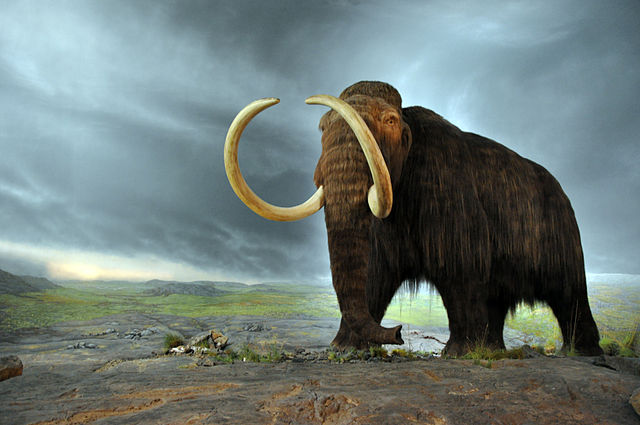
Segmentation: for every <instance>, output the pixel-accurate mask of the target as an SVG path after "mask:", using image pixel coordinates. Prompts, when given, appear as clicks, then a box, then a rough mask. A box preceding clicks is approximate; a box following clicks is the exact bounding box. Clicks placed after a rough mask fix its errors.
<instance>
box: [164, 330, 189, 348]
mask: <svg viewBox="0 0 640 425" xmlns="http://www.w3.org/2000/svg"><path fill="white" fill-rule="evenodd" d="M184 343H185V342H184V339H183V338H182V337H181V336H180V335H178V334H173V333H170V334H166V335H165V336H164V349H165V351H169V350H171V349H172V348H175V347H179V346H181V345H184Z"/></svg>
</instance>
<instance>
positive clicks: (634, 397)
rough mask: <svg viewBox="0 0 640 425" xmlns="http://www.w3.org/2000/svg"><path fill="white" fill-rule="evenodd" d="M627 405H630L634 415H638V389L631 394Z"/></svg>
mask: <svg viewBox="0 0 640 425" xmlns="http://www.w3.org/2000/svg"><path fill="white" fill-rule="evenodd" d="M629 404H631V407H633V410H635V411H636V413H637V414H638V415H640V388H638V389H636V390H635V391H634V392H633V394H631V398H629Z"/></svg>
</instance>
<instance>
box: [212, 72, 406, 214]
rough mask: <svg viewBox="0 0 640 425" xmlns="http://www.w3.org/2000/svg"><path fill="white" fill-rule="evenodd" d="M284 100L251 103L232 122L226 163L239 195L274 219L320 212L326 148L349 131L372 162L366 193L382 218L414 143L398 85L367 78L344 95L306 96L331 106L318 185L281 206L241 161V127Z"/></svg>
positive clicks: (323, 124) (311, 101)
mask: <svg viewBox="0 0 640 425" xmlns="http://www.w3.org/2000/svg"><path fill="white" fill-rule="evenodd" d="M279 102H280V100H279V99H277V98H264V99H259V100H256V101H254V102H252V103H250V104H249V105H247V106H246V107H245V108H244V109H242V110H241V111H240V112H239V113H238V115H237V116H236V118H235V119H234V120H233V122H232V123H231V126H230V127H229V131H228V132H227V138H226V142H225V148H224V162H225V169H226V172H227V178H228V179H229V182H230V184H231V187H232V188H233V190H234V191H235V193H236V195H238V197H239V198H240V199H241V200H242V201H243V202H244V203H245V204H246V205H247V206H248V207H249V208H251V209H252V210H253V211H254V212H255V213H256V214H258V215H260V216H262V217H264V218H267V219H270V220H276V221H294V220H300V219H302V218H305V217H308V216H309V215H312V214H314V213H316V212H317V211H318V210H319V209H320V208H322V206H323V205H324V202H325V199H324V196H325V194H324V188H323V181H324V178H325V175H326V174H325V173H326V172H327V170H326V168H325V167H323V165H325V164H326V162H327V161H326V160H327V153H328V152H329V151H331V150H332V149H335V148H339V147H344V143H345V136H347V135H349V136H351V137H352V138H353V137H355V140H357V142H358V143H359V146H360V148H361V151H362V153H363V154H364V157H365V159H366V161H367V164H368V166H369V170H370V173H371V180H372V184H371V186H370V187H369V189H368V195H367V198H368V203H369V207H370V209H371V212H372V213H373V215H375V216H376V217H378V218H386V217H387V216H388V215H389V214H390V212H391V208H392V204H393V190H392V184H391V183H392V181H393V182H395V181H397V180H398V179H399V176H400V173H401V171H402V164H403V163H404V160H405V158H406V155H407V153H408V151H409V147H410V145H411V132H410V130H409V127H408V126H407V124H406V123H404V122H403V121H402V109H401V108H402V106H401V104H402V99H401V98H400V94H399V93H398V92H397V91H396V89H395V88H393V87H392V86H390V85H389V84H386V83H380V82H368V81H363V82H360V83H357V84H354V85H352V86H350V87H348V88H347V89H345V90H344V91H343V92H342V94H341V95H340V98H335V97H333V96H329V95H316V96H311V97H309V98H307V99H306V101H305V102H306V103H307V104H314V105H325V106H328V107H330V108H331V111H329V112H327V113H326V114H325V115H324V116H323V117H322V119H321V120H320V125H319V128H320V130H321V131H322V132H323V137H322V151H323V153H322V156H321V158H320V160H319V162H318V167H317V169H316V174H315V178H314V180H315V182H316V185H317V186H318V190H317V191H316V193H315V194H314V195H312V196H311V197H310V198H309V199H308V200H307V201H306V202H304V203H302V204H300V205H297V206H295V207H278V206H275V205H271V204H269V203H267V202H265V201H264V200H262V199H261V198H260V197H258V196H257V195H256V194H255V193H254V192H253V191H252V190H251V188H249V186H248V185H247V183H246V181H245V180H244V178H243V177H242V173H241V172H240V167H239V165H238V144H239V142H240V137H241V135H242V132H243V131H244V129H245V128H246V126H247V125H248V124H249V122H250V121H251V120H252V119H253V118H254V117H255V116H256V115H257V114H259V113H260V112H262V111H263V110H265V109H267V108H269V107H271V106H273V105H275V104H277V103H279ZM341 144H342V146H341ZM385 160H386V161H385Z"/></svg>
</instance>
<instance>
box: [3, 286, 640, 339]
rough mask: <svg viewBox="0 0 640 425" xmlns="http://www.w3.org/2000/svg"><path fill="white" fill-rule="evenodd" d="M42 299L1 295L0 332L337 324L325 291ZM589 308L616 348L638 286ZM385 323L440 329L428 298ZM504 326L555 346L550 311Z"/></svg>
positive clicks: (404, 305) (627, 328) (93, 293)
mask: <svg viewBox="0 0 640 425" xmlns="http://www.w3.org/2000/svg"><path fill="white" fill-rule="evenodd" d="M63 285H64V286H62V287H59V288H56V289H49V290H45V291H42V292H32V293H24V294H18V295H11V294H2V295H0V330H3V331H12V330H17V329H21V328H29V327H45V326H49V325H52V324H54V323H57V322H63V321H69V320H89V319H93V318H98V317H103V316H107V315H111V314H118V313H128V312H140V313H160V314H172V315H179V316H187V317H202V316H229V315H253V316H264V317H277V318H286V317H299V316H307V317H340V312H339V310H338V304H337V300H336V296H335V293H334V292H333V289H332V288H330V287H321V286H310V285H289V284H263V285H254V286H245V285H226V286H225V285H224V284H221V285H220V286H219V288H220V289H222V290H224V291H225V292H224V293H223V294H221V295H218V296H199V295H192V294H180V293H173V294H170V295H153V294H149V292H148V289H149V286H148V285H145V284H142V283H127V282H71V283H65V284H63ZM589 297H590V303H591V308H592V311H593V314H594V317H595V320H596V322H597V323H598V327H599V329H600V332H601V336H602V337H607V338H610V339H613V340H616V341H619V342H621V343H622V342H623V341H624V339H625V338H627V337H628V336H629V335H632V334H633V332H634V331H635V330H636V329H637V327H638V325H639V324H640V282H637V283H633V284H630V283H626V284H608V283H591V284H590V286H589ZM386 317H387V318H390V319H394V320H398V321H400V322H404V323H408V324H413V325H416V326H422V327H428V326H437V327H447V325H448V321H447V315H446V311H445V309H444V306H443V305H442V300H441V299H440V296H439V295H438V294H437V293H435V292H433V291H430V290H422V291H419V292H418V293H417V294H409V293H406V292H400V293H399V294H397V296H396V297H395V298H394V300H393V302H392V304H391V305H390V307H389V309H388V311H387V315H386ZM506 326H508V327H510V328H512V329H515V330H518V331H521V332H523V333H525V334H527V335H532V336H535V337H536V338H537V339H538V340H540V339H542V340H543V341H546V344H547V345H554V344H557V343H558V341H560V340H561V337H560V330H559V328H558V325H557V322H556V320H555V317H554V316H553V314H552V313H551V310H550V309H549V308H548V307H546V306H544V305H539V306H535V307H529V306H521V307H520V308H518V310H517V312H516V313H515V314H514V315H512V316H510V317H508V319H507V323H506Z"/></svg>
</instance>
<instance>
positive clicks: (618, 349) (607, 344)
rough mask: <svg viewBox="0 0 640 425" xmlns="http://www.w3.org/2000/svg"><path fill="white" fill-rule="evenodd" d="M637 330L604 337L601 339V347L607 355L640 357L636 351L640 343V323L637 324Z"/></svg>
mask: <svg viewBox="0 0 640 425" xmlns="http://www.w3.org/2000/svg"><path fill="white" fill-rule="evenodd" d="M634 329H635V330H633V331H628V333H627V334H626V335H625V334H620V333H618V334H616V336H617V337H618V338H616V337H614V336H604V337H602V339H600V347H601V348H602V350H603V351H604V353H605V354H606V355H609V356H620V357H638V355H639V354H640V353H638V352H637V351H636V347H637V346H638V343H640V323H638V324H636V326H635V328H634Z"/></svg>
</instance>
